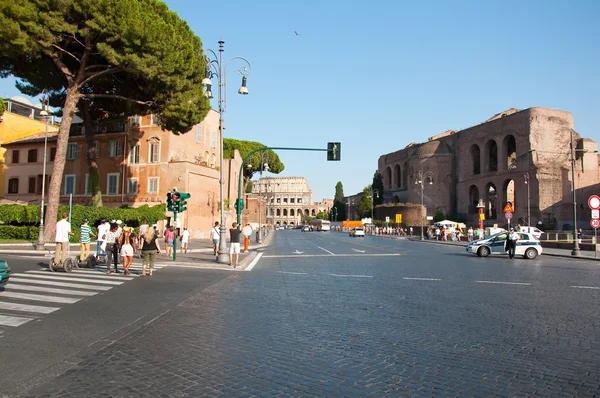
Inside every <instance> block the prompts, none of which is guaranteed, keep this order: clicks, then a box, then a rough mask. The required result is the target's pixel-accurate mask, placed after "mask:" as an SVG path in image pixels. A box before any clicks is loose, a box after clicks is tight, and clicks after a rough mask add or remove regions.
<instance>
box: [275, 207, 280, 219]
mask: <svg viewBox="0 0 600 398" xmlns="http://www.w3.org/2000/svg"><path fill="white" fill-rule="evenodd" d="M275 211H276V215H277V217H281V209H277V210H275Z"/></svg>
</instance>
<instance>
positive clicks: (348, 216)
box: [346, 199, 354, 230]
mask: <svg viewBox="0 0 600 398" xmlns="http://www.w3.org/2000/svg"><path fill="white" fill-rule="evenodd" d="M346 204H347V205H348V214H346V220H347V221H348V230H350V206H351V205H353V204H354V203H352V201H351V200H350V199H348V202H346Z"/></svg>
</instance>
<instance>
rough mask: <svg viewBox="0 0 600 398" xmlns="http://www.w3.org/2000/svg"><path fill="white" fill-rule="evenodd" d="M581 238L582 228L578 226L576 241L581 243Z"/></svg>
mask: <svg viewBox="0 0 600 398" xmlns="http://www.w3.org/2000/svg"><path fill="white" fill-rule="evenodd" d="M582 240H583V229H581V228H579V232H578V233H577V243H581V241H582Z"/></svg>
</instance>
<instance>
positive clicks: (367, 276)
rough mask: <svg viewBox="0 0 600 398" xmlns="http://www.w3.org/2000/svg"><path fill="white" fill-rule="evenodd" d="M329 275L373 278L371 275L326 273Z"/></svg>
mask: <svg viewBox="0 0 600 398" xmlns="http://www.w3.org/2000/svg"><path fill="white" fill-rule="evenodd" d="M328 275H329V276H342V277H346V278H373V276H371V275H340V274H328Z"/></svg>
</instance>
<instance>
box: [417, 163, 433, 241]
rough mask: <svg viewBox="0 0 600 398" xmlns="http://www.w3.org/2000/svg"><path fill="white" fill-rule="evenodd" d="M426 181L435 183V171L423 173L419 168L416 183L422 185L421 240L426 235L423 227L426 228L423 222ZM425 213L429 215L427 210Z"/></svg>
mask: <svg viewBox="0 0 600 398" xmlns="http://www.w3.org/2000/svg"><path fill="white" fill-rule="evenodd" d="M425 181H429V185H433V173H432V172H431V171H428V172H426V173H423V170H419V173H418V174H417V179H416V180H415V184H418V185H420V186H421V217H420V218H421V238H420V239H421V240H424V239H425V237H424V236H423V228H425V226H424V223H423V208H424V207H425V204H424V194H425V189H424V187H425ZM425 214H426V215H427V212H425Z"/></svg>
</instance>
